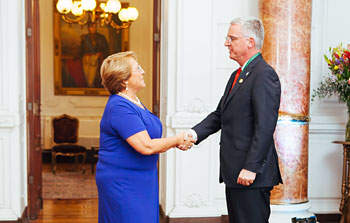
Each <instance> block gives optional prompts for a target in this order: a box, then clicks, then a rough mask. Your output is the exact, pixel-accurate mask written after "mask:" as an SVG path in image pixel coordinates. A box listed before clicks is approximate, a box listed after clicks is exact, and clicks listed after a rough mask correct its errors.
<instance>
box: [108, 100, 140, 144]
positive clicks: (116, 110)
mask: <svg viewBox="0 0 350 223" xmlns="http://www.w3.org/2000/svg"><path fill="white" fill-rule="evenodd" d="M110 111H111V114H110V115H111V127H112V129H113V130H114V131H116V132H117V134H119V135H120V136H121V137H122V138H123V139H124V140H126V139H127V138H129V137H130V136H132V135H134V134H136V133H138V132H141V131H144V130H146V126H145V124H144V123H143V121H142V119H141V116H140V114H139V113H138V112H137V111H136V110H135V109H134V108H132V107H131V106H130V105H128V104H121V105H120V104H119V105H117V106H113V108H112V109H111V110H110Z"/></svg>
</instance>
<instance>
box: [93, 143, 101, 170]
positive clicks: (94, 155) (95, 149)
mask: <svg viewBox="0 0 350 223" xmlns="http://www.w3.org/2000/svg"><path fill="white" fill-rule="evenodd" d="M99 149H100V145H93V146H91V173H94V172H95V162H94V161H95V158H97V159H98V151H99ZM95 152H97V154H95Z"/></svg>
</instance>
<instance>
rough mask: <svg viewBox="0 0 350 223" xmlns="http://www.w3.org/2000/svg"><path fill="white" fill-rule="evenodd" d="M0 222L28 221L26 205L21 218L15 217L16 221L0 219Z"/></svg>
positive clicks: (23, 222)
mask: <svg viewBox="0 0 350 223" xmlns="http://www.w3.org/2000/svg"><path fill="white" fill-rule="evenodd" d="M0 223H29V220H28V213H27V207H26V208H25V209H24V211H23V213H22V216H21V218H19V219H17V221H0Z"/></svg>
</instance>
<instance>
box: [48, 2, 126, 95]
mask: <svg viewBox="0 0 350 223" xmlns="http://www.w3.org/2000/svg"><path fill="white" fill-rule="evenodd" d="M56 3H57V2H56V1H54V5H55V6H56ZM128 5H129V4H128V3H122V7H123V8H127V7H128ZM53 14H54V93H55V95H88V96H98V95H109V93H108V91H106V90H105V89H104V87H103V86H102V84H101V77H100V75H99V72H100V66H101V63H102V61H103V59H104V58H106V57H107V56H108V55H110V54H113V53H117V52H121V51H128V50H129V28H125V29H119V30H116V29H114V28H112V27H111V26H110V25H108V24H105V25H104V26H100V24H99V21H98V20H97V21H96V22H95V23H87V24H85V25H80V24H77V23H75V24H69V23H66V22H65V21H64V20H63V19H62V17H61V15H60V13H59V12H58V11H57V10H56V7H54V13H53ZM114 16H115V17H114V21H115V22H116V23H117V24H118V23H119V24H121V22H120V21H119V19H118V17H117V16H116V15H114ZM91 30H94V31H91ZM92 32H94V36H93V38H92V37H91V33H92ZM91 46H94V51H93V53H91ZM97 46H98V49H97ZM89 50H90V52H89Z"/></svg>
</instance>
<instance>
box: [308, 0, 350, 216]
mask: <svg viewBox="0 0 350 223" xmlns="http://www.w3.org/2000/svg"><path fill="white" fill-rule="evenodd" d="M349 7H350V2H349V1H347V0H335V1H334V0H322V1H313V12H312V13H313V15H312V32H311V34H312V36H311V84H310V85H311V91H312V89H316V88H317V87H318V84H319V82H320V81H321V80H322V78H323V77H325V76H326V75H328V74H329V73H330V72H329V70H328V67H327V63H326V62H325V61H324V59H323V55H324V54H326V55H327V56H329V52H328V48H329V47H330V46H331V47H336V46H337V45H339V44H340V43H341V42H342V43H343V45H345V46H346V45H347V44H349V43H350V37H349V36H350V30H349V29H347V28H345V27H349V25H350V21H348V20H346V19H343V17H342V16H343V15H346V14H347V13H348V10H347V9H348V8H349ZM310 116H311V124H310V135H309V199H310V202H311V204H312V208H311V210H312V211H313V212H316V213H322V212H323V213H329V212H334V213H337V212H338V209H339V202H340V201H339V199H340V197H341V190H340V188H341V187H340V185H341V175H342V163H343V160H342V159H343V151H342V146H341V145H337V144H333V143H331V142H332V141H334V140H344V137H345V136H344V133H345V123H346V121H347V118H348V117H347V113H346V108H345V105H344V104H342V103H339V102H338V101H337V98H328V99H327V98H326V99H316V101H314V102H313V103H311V108H310Z"/></svg>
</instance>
